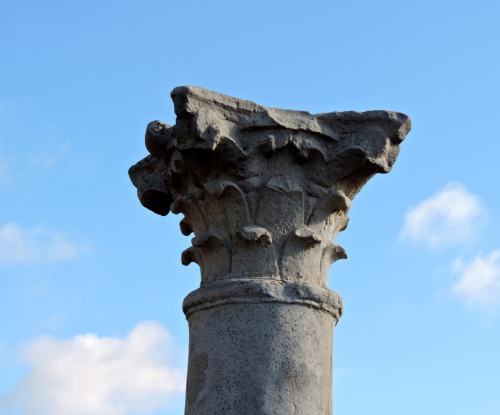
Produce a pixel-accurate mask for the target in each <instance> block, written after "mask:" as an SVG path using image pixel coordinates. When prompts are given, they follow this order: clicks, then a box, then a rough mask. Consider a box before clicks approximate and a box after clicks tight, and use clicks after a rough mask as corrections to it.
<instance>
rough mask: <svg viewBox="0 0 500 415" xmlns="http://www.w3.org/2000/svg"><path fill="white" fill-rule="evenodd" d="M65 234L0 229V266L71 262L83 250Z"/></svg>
mask: <svg viewBox="0 0 500 415" xmlns="http://www.w3.org/2000/svg"><path fill="white" fill-rule="evenodd" d="M74 239H76V238H75V237H73V236H72V235H70V234H69V233H68V232H65V231H60V230H52V229H48V228H46V227H44V226H34V227H31V228H23V227H20V226H18V225H16V224H14V223H8V224H6V225H3V226H1V227H0V264H2V263H3V264H30V263H41V262H59V261H67V260H70V259H73V258H75V257H77V256H78V255H80V254H81V253H82V252H84V251H85V250H86V249H87V246H88V245H87V244H86V243H83V242H77V241H75V240H74Z"/></svg>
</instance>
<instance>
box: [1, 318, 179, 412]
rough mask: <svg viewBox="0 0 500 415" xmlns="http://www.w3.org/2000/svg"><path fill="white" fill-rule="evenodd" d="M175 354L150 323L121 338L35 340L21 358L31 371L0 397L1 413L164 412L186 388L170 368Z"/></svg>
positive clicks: (162, 333) (166, 336)
mask: <svg viewBox="0 0 500 415" xmlns="http://www.w3.org/2000/svg"><path fill="white" fill-rule="evenodd" d="M176 354H177V353H176V352H175V350H174V347H173V341H172V338H171V336H170V335H169V333H168V332H167V331H166V330H165V329H164V328H163V327H162V326H161V325H160V324H158V323H154V322H142V323H140V324H138V325H137V326H136V327H135V328H134V329H133V330H132V331H131V332H130V333H129V334H128V335H127V336H126V337H125V338H115V337H98V336H96V335H95V334H85V335H81V336H76V337H74V338H72V339H69V340H59V339H54V338H51V337H45V338H40V339H37V340H34V341H32V342H31V343H30V344H28V345H27V347H26V348H25V350H24V353H23V355H24V358H25V360H26V362H27V363H28V364H29V365H30V370H29V372H28V373H27V375H26V377H25V378H24V379H23V380H22V381H21V383H20V384H19V385H18V386H17V387H16V388H15V389H14V390H13V391H12V392H11V393H9V394H8V395H6V396H4V397H1V398H0V413H2V414H10V413H12V414H17V413H19V412H16V411H21V412H20V413H22V414H23V415H90V414H91V415H128V414H131V415H132V414H139V413H140V414H146V413H150V412H152V411H155V410H158V409H162V408H165V407H168V406H170V405H172V403H173V402H175V401H177V400H178V398H179V397H180V396H181V394H182V393H183V392H184V388H185V375H184V370H182V369H179V368H176V367H174V366H173V365H172V363H171V362H173V361H174V360H175V358H176V356H175V355H176ZM4 411H12V412H4Z"/></svg>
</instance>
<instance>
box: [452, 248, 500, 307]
mask: <svg viewBox="0 0 500 415" xmlns="http://www.w3.org/2000/svg"><path fill="white" fill-rule="evenodd" d="M455 270H456V271H457V272H459V273H460V278H459V280H458V281H457V282H456V283H455V284H454V285H453V287H452V292H453V293H454V294H456V295H458V296H460V297H462V298H463V299H464V300H465V301H466V302H467V303H468V304H469V305H471V306H474V305H478V306H482V307H486V308H492V307H496V306H498V305H500V250H496V251H493V252H491V253H490V254H489V255H488V256H477V257H476V258H474V260H473V261H471V262H470V263H468V264H464V263H463V262H462V261H457V262H456V263H455Z"/></svg>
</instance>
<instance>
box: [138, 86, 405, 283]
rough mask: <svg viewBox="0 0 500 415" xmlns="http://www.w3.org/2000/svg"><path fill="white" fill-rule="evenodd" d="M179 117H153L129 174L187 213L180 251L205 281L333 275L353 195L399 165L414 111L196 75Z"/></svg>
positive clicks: (166, 207)
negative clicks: (279, 104)
mask: <svg viewBox="0 0 500 415" xmlns="http://www.w3.org/2000/svg"><path fill="white" fill-rule="evenodd" d="M171 96H172V99H173V102H174V108H175V113H176V115H177V120H176V124H175V125H174V126H168V125H166V124H164V123H162V122H159V121H154V122H152V123H150V124H149V125H148V127H147V131H146V147H147V149H148V150H149V152H150V153H151V154H150V155H149V156H147V157H146V158H145V159H143V160H142V161H140V162H139V163H137V164H136V165H134V166H133V167H131V169H130V171H129V174H130V177H131V179H132V182H133V184H134V185H135V186H136V187H137V191H138V196H139V199H140V201H141V203H142V204H143V205H144V206H145V207H147V208H148V209H150V210H152V211H153V212H155V213H158V214H160V215H166V214H168V213H169V212H170V211H172V212H173V213H176V214H177V213H183V214H184V219H182V220H181V222H180V227H181V231H182V233H183V234H185V235H190V234H191V233H194V237H193V239H192V247H190V248H189V249H187V250H186V251H184V252H183V254H182V263H183V264H185V265H188V264H189V263H191V262H196V263H197V264H198V265H199V266H200V268H201V274H202V285H205V284H209V283H212V282H215V281H220V280H228V279H236V280H242V279H256V278H257V279H258V278H265V279H275V280H279V281H287V282H291V283H299V284H307V285H316V286H320V287H326V286H327V274H328V270H329V267H330V264H331V263H332V262H334V261H335V260H337V259H341V258H346V253H345V251H344V249H343V248H341V247H340V246H338V245H336V244H335V243H334V242H333V239H334V238H335V236H336V235H337V234H338V232H340V231H342V230H344V229H345V228H346V226H347V222H348V215H347V213H348V211H349V208H350V207H351V202H352V200H353V198H354V196H355V195H356V194H357V193H358V192H359V191H360V190H361V188H362V187H363V185H364V184H365V183H366V182H367V181H368V180H369V179H370V178H371V177H372V176H373V175H374V174H376V173H387V172H389V171H390V169H391V167H392V165H393V163H394V162H395V160H396V157H397V155H398V153H399V147H400V144H401V142H402V141H403V139H404V138H405V136H406V134H407V133H408V131H409V130H410V119H409V118H408V117H407V116H406V115H404V114H401V113H397V112H390V111H368V112H352V111H349V112H331V113H323V114H314V115H312V114H309V113H307V112H303V111H290V110H281V109H274V108H266V107H263V106H260V105H257V104H255V103H253V102H250V101H245V100H241V99H237V98H232V97H229V96H226V95H221V94H218V93H215V92H212V91H209V90H206V89H203V88H198V87H178V88H175V89H174V90H173V91H172V94H171Z"/></svg>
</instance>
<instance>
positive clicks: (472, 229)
mask: <svg viewBox="0 0 500 415" xmlns="http://www.w3.org/2000/svg"><path fill="white" fill-rule="evenodd" d="M483 216H484V215H483V209H482V206H481V202H480V200H479V197H478V196H476V195H475V194H473V193H471V192H469V191H468V190H467V189H466V188H465V187H463V186H462V185H461V184H457V183H454V184H448V185H446V186H445V188H444V189H443V190H441V191H440V192H438V193H436V194H435V195H433V196H431V197H430V198H428V199H426V200H424V201H422V202H420V203H419V204H418V205H417V206H415V207H412V208H411V209H410V210H409V211H408V213H407V214H406V217H405V224H404V227H403V231H402V232H401V237H402V238H404V239H408V240H410V241H413V242H416V243H420V244H423V245H427V246H430V247H431V248H441V247H445V246H451V245H458V244H461V243H465V242H467V241H468V240H470V239H471V238H473V237H474V236H475V234H476V232H477V230H478V229H479V227H480V225H481V224H482V221H483Z"/></svg>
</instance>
